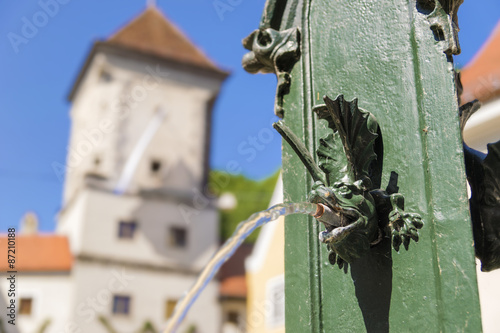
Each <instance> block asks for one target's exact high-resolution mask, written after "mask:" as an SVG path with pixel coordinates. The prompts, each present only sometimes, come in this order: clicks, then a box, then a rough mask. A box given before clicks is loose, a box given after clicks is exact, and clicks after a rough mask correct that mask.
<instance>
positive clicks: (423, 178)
mask: <svg viewBox="0 0 500 333" xmlns="http://www.w3.org/2000/svg"><path fill="white" fill-rule="evenodd" d="M460 3H461V1H460V0H457V1H451V0H450V1H445V0H439V1H437V0H418V1H414V0H382V1H371V0H350V1H331V0H288V1H286V0H274V1H268V2H267V5H266V8H265V11H264V15H263V19H262V22H261V25H260V29H259V31H258V32H254V33H253V35H252V36H251V37H250V38H249V39H247V40H246V43H245V44H246V46H247V47H248V48H250V49H251V50H252V51H253V52H254V55H252V54H250V55H249V56H248V58H246V59H255V58H256V55H255V52H256V51H257V53H258V52H259V47H257V48H256V47H255V46H250V45H251V44H252V45H257V46H258V45H260V44H262V45H261V46H265V45H277V47H278V49H279V48H283V47H284V48H285V49H283V50H290V47H294V45H292V44H293V43H295V44H296V45H297V46H298V49H297V50H296V51H294V52H293V53H291V54H292V55H293V57H290V58H291V61H290V63H289V65H288V66H284V65H283V64H282V65H280V66H279V69H280V70H277V69H276V68H278V67H276V66H275V67H274V68H275V69H274V70H273V71H274V72H276V73H277V74H278V76H279V75H281V76H282V77H285V78H286V80H279V84H283V83H284V84H285V87H286V88H285V89H278V92H277V95H278V96H277V97H278V102H277V106H276V112H277V113H278V114H279V115H282V116H283V118H284V119H283V121H284V122H285V124H286V126H288V127H289V128H290V131H292V132H293V133H295V134H296V136H297V137H298V139H299V140H300V141H302V142H303V143H304V145H305V147H306V148H307V150H309V151H310V152H314V151H317V150H318V149H319V148H320V145H321V144H322V143H321V141H320V138H324V137H327V136H328V134H331V129H330V128H329V127H328V123H327V122H325V121H319V120H318V119H316V117H315V115H314V113H313V112H311V111H312V110H313V109H315V107H316V106H319V105H320V104H322V103H323V102H322V101H321V100H320V97H321V96H324V95H328V96H338V95H344V96H345V98H346V99H347V100H353V99H354V98H358V100H359V106H360V107H361V108H363V109H365V110H369V111H370V112H371V113H372V114H373V115H374V116H375V117H376V119H377V122H378V124H379V126H380V128H381V129H382V135H383V152H376V153H377V156H382V157H383V165H382V167H381V170H380V184H374V185H375V186H376V187H375V188H385V187H386V186H389V187H390V188H392V190H391V192H398V193H401V195H404V198H405V201H406V207H405V208H406V210H408V211H412V212H415V213H418V214H419V215H420V216H421V217H422V219H423V220H424V221H425V227H424V228H422V229H421V231H420V237H419V238H420V240H419V243H418V244H416V245H411V246H410V251H408V252H405V253H398V252H396V251H393V250H392V248H391V239H390V238H388V237H386V238H383V239H382V241H381V242H380V243H379V244H378V245H376V246H373V247H371V248H370V249H369V250H368V251H367V253H366V254H365V255H363V256H361V257H360V258H359V259H356V260H354V261H353V262H352V263H351V264H350V265H349V268H348V269H347V267H345V268H344V270H345V272H347V273H348V274H344V272H342V271H340V270H338V269H332V266H331V265H330V263H329V259H328V257H329V253H328V251H327V249H326V247H324V246H321V243H320V242H319V240H318V237H317V235H318V234H319V233H320V231H321V229H323V227H322V226H319V225H318V224H317V223H313V221H307V218H305V217H289V218H288V220H292V221H289V222H288V223H286V224H285V237H286V240H285V288H286V329H287V332H361V331H363V330H367V331H369V332H387V331H389V330H391V331H394V332H422V331H429V332H436V331H441V332H479V331H481V321H480V311H479V302H478V294H477V284H476V276H475V263H474V249H473V240H472V231H471V225H470V217H469V208H468V200H467V192H466V183H465V171H464V162H463V158H464V155H463V148H462V140H461V135H460V128H459V118H458V102H457V94H456V86H455V73H454V69H453V62H452V55H453V54H455V53H457V52H458V51H459V46H458V40H457V39H456V31H457V29H458V27H457V24H456V22H457V19H456V11H457V9H458V6H459V5H460ZM266 29H272V30H274V31H276V32H273V33H270V32H268V33H267V34H264V32H265V30H266ZM290 29H291V30H290ZM297 29H298V30H297ZM285 31H297V33H296V34H295V35H296V36H297V37H298V38H296V39H295V40H293V41H292V44H288V42H287V43H274V42H273V40H274V39H273V38H277V37H278V36H283V33H284V32H285ZM259 32H262V34H261V33H259ZM259 36H265V38H261V39H259ZM280 38H281V39H282V40H283V38H282V37H280ZM250 40H251V42H250ZM283 53H284V54H290V52H289V51H286V52H283ZM267 54H268V55H269V57H270V58H269V59H272V57H271V55H272V54H276V52H274V51H271V50H268V52H267ZM261 55H262V53H261ZM257 61H260V62H261V63H263V65H265V62H266V61H269V60H265V59H260V60H257ZM273 61H274V60H273ZM253 65H254V66H255V63H254V64H253ZM267 66H268V68H270V67H271V66H269V65H267ZM284 73H286V74H287V75H286V76H284ZM311 158H312V159H314V158H313V157H311ZM318 163H321V160H319V162H318V161H316V164H318ZM318 165H320V164H318ZM283 181H284V191H285V201H293V202H301V201H305V200H307V199H308V194H309V192H310V191H311V189H312V188H313V185H314V180H313V179H312V178H311V176H310V175H309V174H307V173H305V172H304V165H303V164H302V163H301V159H300V158H299V157H298V156H297V155H296V154H295V152H294V151H293V149H292V148H291V147H290V146H288V145H284V147H283Z"/></svg>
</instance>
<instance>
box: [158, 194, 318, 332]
mask: <svg viewBox="0 0 500 333" xmlns="http://www.w3.org/2000/svg"><path fill="white" fill-rule="evenodd" d="M291 214H304V215H311V216H315V215H317V214H318V205H317V204H313V203H283V204H279V205H275V206H273V207H271V208H269V209H267V210H264V211H261V212H258V213H255V214H253V215H252V216H250V218H249V219H248V220H245V221H243V222H241V223H240V224H239V225H238V227H237V228H236V231H235V232H234V233H233V235H232V236H231V238H229V239H228V240H227V241H226V242H225V243H224V244H223V245H222V247H221V248H220V250H219V251H217V252H216V253H215V255H214V256H213V257H212V259H211V260H210V261H209V262H208V264H207V265H206V266H205V268H204V269H203V271H202V272H201V274H200V275H199V276H198V279H197V280H196V282H195V284H194V285H193V286H192V287H191V289H190V290H189V291H188V292H187V293H186V294H185V295H184V297H183V298H182V299H181V300H180V301H179V303H178V304H177V306H176V308H175V311H174V313H173V315H172V317H171V318H170V319H169V321H168V322H167V328H166V329H165V331H164V333H174V332H175V331H176V330H177V328H178V327H179V325H180V324H181V322H182V320H183V319H184V317H185V316H186V314H187V312H188V311H189V309H190V308H191V306H192V305H193V303H194V302H195V301H196V299H197V298H198V296H199V295H200V294H201V292H202V291H203V289H205V287H206V286H207V285H208V283H209V282H210V281H211V280H212V279H213V277H214V276H215V274H216V273H217V271H218V270H219V268H220V267H221V266H222V265H223V264H224V263H225V262H226V261H227V260H228V259H229V258H230V257H231V256H232V255H233V254H234V252H235V251H236V249H237V248H238V247H239V246H240V245H241V243H243V241H244V240H245V239H246V238H247V237H248V236H249V235H250V234H251V233H252V232H253V231H254V230H255V229H257V228H258V227H261V226H263V225H264V224H266V223H267V222H270V221H273V220H276V219H278V218H279V217H280V216H286V215H291Z"/></svg>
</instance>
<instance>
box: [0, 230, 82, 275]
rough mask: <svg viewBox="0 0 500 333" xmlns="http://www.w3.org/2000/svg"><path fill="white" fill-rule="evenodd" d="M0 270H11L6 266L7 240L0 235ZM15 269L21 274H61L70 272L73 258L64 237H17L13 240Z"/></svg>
mask: <svg viewBox="0 0 500 333" xmlns="http://www.w3.org/2000/svg"><path fill="white" fill-rule="evenodd" d="M0 251H1V252H0V253H1V256H2V258H4V259H3V260H0V270H1V271H2V272H6V271H9V270H12V269H11V268H9V266H8V262H7V255H8V254H9V253H8V238H7V235H5V234H4V235H0ZM11 254H12V253H11ZM14 256H15V268H14V270H16V271H22V272H61V271H69V270H71V267H72V264H73V256H72V255H71V252H70V249H69V242H68V239H67V238H66V237H65V236H56V235H17V236H16V239H15V254H14Z"/></svg>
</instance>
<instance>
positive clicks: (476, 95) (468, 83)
mask: <svg viewBox="0 0 500 333" xmlns="http://www.w3.org/2000/svg"><path fill="white" fill-rule="evenodd" d="M461 75H462V85H463V87H464V91H463V94H462V101H463V102H464V103H466V102H470V101H472V100H474V99H479V100H480V101H481V102H486V101H489V100H491V99H493V98H495V97H497V96H500V21H499V22H498V23H497V25H496V27H495V29H494V30H493V32H492V33H491V35H490V37H489V38H488V40H487V41H486V42H485V43H484V45H483V46H482V47H481V49H480V50H479V52H478V53H477V54H476V56H475V57H474V58H473V59H472V60H471V61H470V62H469V63H468V64H467V65H466V66H465V68H464V69H463V70H462V71H461Z"/></svg>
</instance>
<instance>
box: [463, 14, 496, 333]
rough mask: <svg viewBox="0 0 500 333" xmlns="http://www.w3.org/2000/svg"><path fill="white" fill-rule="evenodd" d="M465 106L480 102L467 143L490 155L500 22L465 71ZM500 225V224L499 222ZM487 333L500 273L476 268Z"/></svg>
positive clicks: (492, 328)
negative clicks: (468, 103)
mask: <svg viewBox="0 0 500 333" xmlns="http://www.w3.org/2000/svg"><path fill="white" fill-rule="evenodd" d="M461 77H462V84H463V94H462V98H461V101H462V104H464V103H467V102H470V101H473V100H475V99H478V100H479V101H480V102H481V108H480V109H479V110H478V111H477V112H476V113H475V114H474V115H473V116H472V117H471V118H470V119H469V121H468V122H467V125H466V126H465V129H464V140H465V142H466V143H467V144H468V145H469V146H470V147H472V148H474V149H477V150H480V151H482V152H484V153H486V152H487V147H486V145H487V144H488V143H493V142H497V141H498V140H500V21H498V23H497V25H496V27H495V29H494V30H493V31H492V32H491V35H490V37H489V38H488V40H487V41H486V42H485V43H484V45H483V46H482V47H481V49H480V50H479V51H478V52H477V54H476V55H475V56H474V58H473V59H472V60H471V61H470V62H469V63H468V64H467V65H466V66H465V67H464V68H463V69H462V70H461ZM499 222H500V221H499ZM476 267H477V278H478V284H479V301H480V304H481V315H482V320H483V330H484V332H485V333H493V332H498V331H499V328H500V316H498V314H499V311H500V283H499V282H500V270H495V271H492V272H488V273H484V272H481V270H480V267H481V263H480V262H479V260H478V261H477V264H476Z"/></svg>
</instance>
